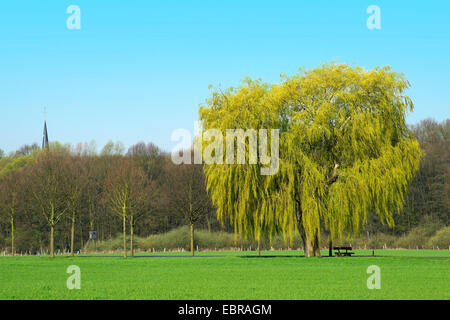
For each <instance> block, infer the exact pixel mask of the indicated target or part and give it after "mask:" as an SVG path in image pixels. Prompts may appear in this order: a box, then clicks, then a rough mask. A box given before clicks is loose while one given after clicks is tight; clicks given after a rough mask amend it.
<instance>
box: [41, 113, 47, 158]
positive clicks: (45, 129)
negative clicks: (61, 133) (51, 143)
mask: <svg viewBox="0 0 450 320" xmlns="http://www.w3.org/2000/svg"><path fill="white" fill-rule="evenodd" d="M46 113H47V112H46V111H44V134H43V137H42V149H47V148H48V133H47V119H45V118H47V115H46Z"/></svg>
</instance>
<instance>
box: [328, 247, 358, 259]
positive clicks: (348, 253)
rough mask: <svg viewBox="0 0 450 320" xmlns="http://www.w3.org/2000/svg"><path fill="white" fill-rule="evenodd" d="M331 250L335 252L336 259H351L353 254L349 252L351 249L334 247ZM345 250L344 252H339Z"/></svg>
mask: <svg viewBox="0 0 450 320" xmlns="http://www.w3.org/2000/svg"><path fill="white" fill-rule="evenodd" d="M333 250H337V252H336V257H351V256H352V254H355V253H354V252H351V250H352V247H334V248H333ZM341 250H345V252H341Z"/></svg>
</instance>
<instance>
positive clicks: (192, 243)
mask: <svg viewBox="0 0 450 320" xmlns="http://www.w3.org/2000/svg"><path fill="white" fill-rule="evenodd" d="M191 256H194V224H193V223H192V222H191Z"/></svg>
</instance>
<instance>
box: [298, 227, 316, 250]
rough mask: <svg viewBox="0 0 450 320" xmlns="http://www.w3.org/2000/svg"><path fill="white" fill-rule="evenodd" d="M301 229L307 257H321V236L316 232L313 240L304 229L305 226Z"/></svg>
mask: <svg viewBox="0 0 450 320" xmlns="http://www.w3.org/2000/svg"><path fill="white" fill-rule="evenodd" d="M299 231H300V236H301V237H302V241H303V250H304V252H305V257H307V258H309V257H320V248H319V236H318V235H317V234H316V236H315V237H314V241H311V239H310V238H309V236H308V235H307V234H306V232H305V230H304V229H303V226H301V227H300V228H299Z"/></svg>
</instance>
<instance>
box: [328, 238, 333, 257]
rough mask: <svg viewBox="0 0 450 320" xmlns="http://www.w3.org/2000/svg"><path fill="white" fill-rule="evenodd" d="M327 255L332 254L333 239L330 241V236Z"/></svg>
mask: <svg viewBox="0 0 450 320" xmlns="http://www.w3.org/2000/svg"><path fill="white" fill-rule="evenodd" d="M328 256H329V257H332V256H333V241H331V238H330V242H329V243H328Z"/></svg>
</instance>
